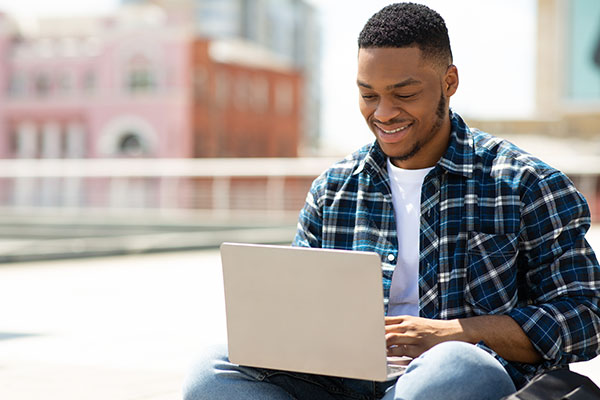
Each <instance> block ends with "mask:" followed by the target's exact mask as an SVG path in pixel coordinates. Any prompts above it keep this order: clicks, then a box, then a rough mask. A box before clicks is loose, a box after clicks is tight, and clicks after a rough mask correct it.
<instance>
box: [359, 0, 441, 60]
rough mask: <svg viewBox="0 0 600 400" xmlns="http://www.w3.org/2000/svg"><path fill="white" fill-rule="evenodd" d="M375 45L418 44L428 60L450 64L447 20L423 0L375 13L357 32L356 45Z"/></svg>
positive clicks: (394, 5) (413, 45) (386, 8)
mask: <svg viewBox="0 0 600 400" xmlns="http://www.w3.org/2000/svg"><path fill="white" fill-rule="evenodd" d="M378 47H379V48H381V47H395V48H402V47H418V48H419V49H420V50H421V52H422V53H423V57H424V58H426V59H427V60H429V61H432V62H434V63H435V64H439V65H440V66H441V67H444V68H445V67H447V66H448V65H450V64H452V50H451V49H450V38H449V37H448V29H447V28H446V23H445V22H444V19H443V18H442V17H441V16H440V14H438V13H437V12H435V11H434V10H432V9H431V8H429V7H427V6H424V5H422V4H415V3H396V4H391V5H389V6H386V7H384V8H382V9H381V10H380V11H379V12H377V13H375V14H374V15H373V16H372V17H371V18H370V19H369V20H368V21H367V23H366V24H365V26H364V27H363V29H362V31H361V32H360V35H359V36H358V48H359V49H364V48H378Z"/></svg>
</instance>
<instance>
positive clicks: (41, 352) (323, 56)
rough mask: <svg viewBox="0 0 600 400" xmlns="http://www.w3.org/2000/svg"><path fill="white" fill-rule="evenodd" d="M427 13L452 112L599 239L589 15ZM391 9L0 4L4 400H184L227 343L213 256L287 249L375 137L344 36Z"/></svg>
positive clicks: (375, 3) (597, 71) (548, 8)
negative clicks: (567, 186)
mask: <svg viewBox="0 0 600 400" xmlns="http://www.w3.org/2000/svg"><path fill="white" fill-rule="evenodd" d="M421 2H422V3H424V4H427V5H429V6H431V7H432V8H434V9H435V10H437V11H438V12H439V13H440V14H441V15H442V16H443V17H444V18H445V20H446V23H447V25H448V28H449V32H450V38H451V43H452V48H453V53H454V62H455V64H456V65H457V67H458V70H459V74H460V87H459V90H458V93H457V94H456V95H455V96H454V97H453V98H452V103H451V106H452V107H453V108H454V110H456V111H457V112H458V113H460V114H461V115H462V116H463V117H464V118H465V119H466V120H467V122H468V123H469V124H470V125H471V126H472V127H477V128H480V129H482V130H485V131H488V132H490V133H492V134H496V135H498V136H501V137H505V138H507V139H509V140H511V141H513V142H514V143H516V144H517V145H519V146H521V147H522V148H524V149H525V150H527V151H529V152H531V153H533V154H535V155H536V156H538V157H540V158H541V159H542V160H544V161H546V162H548V163H549V164H551V165H552V166H554V167H557V168H559V169H561V170H562V171H564V172H565V173H566V174H567V175H568V176H569V177H570V178H571V179H572V180H573V181H574V183H575V184H576V186H577V187H578V188H579V189H580V190H581V191H582V192H583V193H584V195H585V196H586V198H587V199H588V202H589V205H590V208H591V211H592V217H593V221H594V222H595V223H597V222H598V221H599V220H600V2H598V1H597V0H486V1H480V0H453V1H451V2H450V1H444V0H430V1H421ZM389 3H390V2H388V1H380V0H372V1H368V2H367V1H359V0H95V1H93V2H85V1H81V2H74V1H72V0H53V1H47V2H43V1H40V0H19V1H13V0H0V264H1V265H0V304H4V306H3V307H4V309H0V310H2V311H0V314H1V315H0V354H4V359H3V360H4V361H2V359H1V357H0V370H2V371H4V375H3V376H4V378H0V397H2V398H11V399H17V398H39V397H40V396H42V394H45V393H52V392H53V391H56V393H60V395H56V396H54V397H52V396H50V398H62V399H67V398H75V397H77V398H111V399H112V398H115V399H116V398H123V399H138V398H139V399H141V398H144V399H155V398H156V399H159V398H177V396H176V395H174V394H173V393H175V392H176V391H177V390H178V388H179V385H180V383H181V379H182V376H183V374H184V372H185V366H186V362H188V361H191V358H192V354H193V353H194V351H196V350H198V343H199V342H209V341H213V339H215V338H221V339H222V337H223V332H224V327H223V317H222V303H221V301H222V300H221V296H222V295H221V294H220V290H221V288H220V283H219V279H220V275H219V274H220V272H219V259H218V253H216V252H215V250H214V249H215V248H216V247H217V246H218V245H219V244H220V243H221V242H223V241H249V242H261V243H289V242H290V241H291V240H292V239H293V235H294V231H295V223H296V218H297V215H298V212H299V210H300V208H301V207H302V205H303V203H304V198H305V196H306V192H307V190H308V188H309V186H310V183H311V182H312V180H313V179H314V178H315V177H316V176H318V175H319V174H320V173H321V172H322V171H323V170H324V169H326V168H327V167H328V166H329V165H331V164H332V163H333V162H334V161H336V160H338V159H340V158H341V157H343V156H345V155H346V154H348V153H350V152H352V151H354V150H355V149H357V148H358V147H359V146H362V145H364V144H366V143H368V142H370V141H371V140H372V134H371V133H370V131H369V129H368V128H367V126H366V124H365V123H364V121H363V120H362V116H361V115H360V113H359V110H358V102H357V96H358V93H357V89H356V84H355V79H356V56H357V47H356V40H357V37H358V34H359V32H360V30H361V28H362V26H363V24H364V23H365V22H366V20H367V19H368V18H369V17H370V16H371V15H372V14H373V13H375V12H376V11H378V10H379V9H380V8H382V7H383V6H385V5H387V4H389ZM599 236H600V235H598V230H597V229H596V228H592V233H591V239H590V241H591V242H592V245H594V243H598V244H596V245H595V246H596V248H597V249H598V247H599V246H600V240H599ZM181 250H186V252H184V253H182V252H179V253H177V252H175V253H173V252H174V251H181ZM158 252H162V253H163V254H156V253H158ZM146 253H148V254H146ZM91 256H105V257H104V258H90V257H91ZM109 256H112V257H109ZM115 256H120V257H115ZM68 259H70V260H68ZM52 260H54V261H52ZM215 298H216V299H217V301H216V303H215V302H214V299H215ZM7 304H11V306H10V307H6V305H7ZM207 304H210V305H211V306H210V307H206V305H207ZM8 339H10V340H8ZM165 343H169V345H165ZM84 366H85V368H84ZM52 371H54V372H52ZM136 371H137V372H136ZM149 371H150V372H149ZM599 371H600V370H599ZM0 375H1V374H0ZM74 377H75V378H74ZM165 377H168V379H167V378H165ZM598 377H599V378H600V374H599V375H598ZM66 378H68V379H66ZM65 379H66V380H68V381H70V382H69V384H67V383H65V382H64V380H65ZM73 380H77V381H78V382H79V386H78V389H77V390H75V389H72V390H67V389H65V388H66V387H69V386H70V383H71V381H73ZM599 380H600V379H599ZM33 381H35V384H34V383H32V382H33ZM61 382H62V383H61ZM106 382H110V383H106ZM142 387H143V388H144V390H142V389H141V388H142ZM35 388H38V389H35ZM3 389H4V390H5V391H6V393H10V396H3V395H2V390H3ZM109 389H110V390H112V391H109V392H107V390H109ZM36 390H37V391H36ZM65 390H66V391H65ZM45 397H47V396H45Z"/></svg>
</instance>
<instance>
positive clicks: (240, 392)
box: [183, 346, 393, 400]
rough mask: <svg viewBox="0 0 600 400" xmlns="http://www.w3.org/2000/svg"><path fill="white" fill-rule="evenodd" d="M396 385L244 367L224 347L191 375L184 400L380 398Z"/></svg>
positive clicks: (208, 355) (215, 350) (214, 350)
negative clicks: (228, 356) (230, 360)
mask: <svg viewBox="0 0 600 400" xmlns="http://www.w3.org/2000/svg"><path fill="white" fill-rule="evenodd" d="M391 385H393V382H387V383H376V382H372V381H363V380H356V379H344V378H336V377H329V376H322V375H313V374H304V373H299V372H286V371H276V370H268V369H262V368H251V367H242V366H239V365H235V364H232V363H230V362H229V360H228V359H227V350H226V348H225V346H216V347H213V348H211V349H210V351H207V352H206V354H204V355H203V357H202V358H201V360H200V361H199V362H198V363H197V364H196V366H195V367H194V368H193V370H192V371H191V373H190V374H189V375H188V377H187V379H186V381H185V384H184V389H183V398H184V400H204V399H210V400H219V399H248V400H254V399H261V400H271V399H272V400H284V399H285V400H291V399H294V400H316V399H318V400H342V399H343V400H349V399H364V398H368V399H373V398H380V397H381V396H382V395H383V393H385V391H386V390H387V389H388V388H389V387H390V386H391Z"/></svg>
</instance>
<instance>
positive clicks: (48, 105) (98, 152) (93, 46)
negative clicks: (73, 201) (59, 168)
mask: <svg viewBox="0 0 600 400" xmlns="http://www.w3.org/2000/svg"><path fill="white" fill-rule="evenodd" d="M0 18H1V19H0V26H1V28H0V52H1V53H2V60H3V63H2V66H1V68H0V82H1V83H0V85H2V89H1V90H0V103H1V104H2V107H1V111H0V138H1V140H0V157H3V158H96V157H121V156H144V157H189V156H191V152H190V149H191V147H192V146H190V140H191V138H190V131H191V129H190V118H189V109H190V103H189V102H190V96H189V87H190V84H189V73H188V70H189V61H188V58H189V48H188V47H189V44H188V43H189V40H190V39H189V34H188V33H187V31H186V29H185V27H181V26H178V25H175V24H170V23H169V21H168V19H167V16H166V15H165V14H164V13H163V12H162V10H160V9H158V8H154V7H144V8H139V9H137V10H130V12H128V11H127V10H123V11H122V12H120V13H119V14H117V15H115V16H111V17H104V18H89V19H84V18H77V19H68V20H67V19H65V20H61V19H52V20H42V21H39V32H37V33H36V34H35V35H27V34H21V33H19V32H17V31H16V30H14V29H11V27H10V25H11V23H10V21H9V19H8V18H7V17H6V16H2V17H0Z"/></svg>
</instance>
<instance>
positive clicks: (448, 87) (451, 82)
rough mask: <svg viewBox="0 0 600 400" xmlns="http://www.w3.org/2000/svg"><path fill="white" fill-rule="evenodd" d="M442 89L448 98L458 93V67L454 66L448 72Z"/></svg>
mask: <svg viewBox="0 0 600 400" xmlns="http://www.w3.org/2000/svg"><path fill="white" fill-rule="evenodd" d="M442 89H443V90H444V93H445V94H446V97H450V96H452V95H453V94H454V93H456V90H457V89H458V68H456V65H454V64H452V65H450V66H449V67H448V69H447V70H446V74H445V75H444V82H443V86H442Z"/></svg>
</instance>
